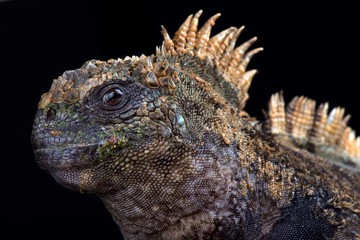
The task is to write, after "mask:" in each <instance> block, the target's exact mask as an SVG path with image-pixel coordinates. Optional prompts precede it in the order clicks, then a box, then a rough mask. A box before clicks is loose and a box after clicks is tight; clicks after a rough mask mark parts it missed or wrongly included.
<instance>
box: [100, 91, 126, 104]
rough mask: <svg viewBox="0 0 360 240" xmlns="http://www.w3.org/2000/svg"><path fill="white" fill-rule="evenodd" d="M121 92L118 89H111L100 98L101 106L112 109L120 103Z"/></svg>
mask: <svg viewBox="0 0 360 240" xmlns="http://www.w3.org/2000/svg"><path fill="white" fill-rule="evenodd" d="M122 96H123V92H122V91H121V90H120V89H119V88H112V89H110V90H109V91H107V92H106V93H105V94H104V95H103V96H102V102H103V104H105V105H107V106H109V107H114V106H116V105H118V104H119V103H121V100H122Z"/></svg>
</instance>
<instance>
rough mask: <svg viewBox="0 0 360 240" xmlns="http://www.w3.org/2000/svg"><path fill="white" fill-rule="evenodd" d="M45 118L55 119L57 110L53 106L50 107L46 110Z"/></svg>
mask: <svg viewBox="0 0 360 240" xmlns="http://www.w3.org/2000/svg"><path fill="white" fill-rule="evenodd" d="M44 115H45V120H47V121H51V120H54V119H55V117H56V111H55V109H53V108H49V109H47V110H46V111H45V114H44Z"/></svg>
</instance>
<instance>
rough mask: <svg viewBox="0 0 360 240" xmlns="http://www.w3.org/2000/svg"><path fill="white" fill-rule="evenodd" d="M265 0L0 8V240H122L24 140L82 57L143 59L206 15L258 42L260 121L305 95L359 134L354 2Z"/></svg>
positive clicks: (254, 95) (254, 103) (253, 101)
mask: <svg viewBox="0 0 360 240" xmlns="http://www.w3.org/2000/svg"><path fill="white" fill-rule="evenodd" d="M288 2H291V4H290V3H287V4H284V3H282V4H280V3H274V2H273V1H266V2H264V3H260V2H258V1H257V2H255V1H228V0H221V1H195V0H193V1H181V2H180V1H146V2H139V1H126V2H125V1H114V2H112V1H42V2H40V1H31V0H28V1H23V2H20V1H7V2H2V1H0V81H1V82H0V90H1V91H0V97H1V99H0V106H1V109H0V116H1V128H0V129H1V135H0V142H1V143H0V147H1V152H0V154H1V155H0V178H1V182H0V183H1V185H0V186H1V188H0V198H1V204H0V210H1V212H0V220H1V224H0V239H22V238H23V237H27V238H33V239H86V238H87V239H99V238H100V237H101V239H121V238H120V232H119V230H118V228H117V226H116V225H115V223H114V222H113V221H112V219H111V216H110V214H109V213H108V212H107V211H106V210H105V209H104V207H103V205H102V203H101V201H100V200H98V199H97V198H96V197H95V196H92V195H85V194H79V193H75V192H71V191H69V190H66V189H64V188H62V187H61V186H59V185H58V184H56V183H55V181H54V180H53V179H52V178H51V177H50V176H49V175H48V174H46V173H45V172H43V171H41V170H40V169H39V168H38V167H37V166H36V163H35V160H34V157H33V154H32V150H31V145H30V133H31V127H32V121H33V118H34V114H35V111H36V108H37V102H38V101H39V99H40V95H41V94H42V93H44V92H46V91H47V90H48V89H49V87H50V85H51V82H52V79H54V78H57V76H58V75H61V74H62V72H63V71H65V70H69V69H75V68H78V67H80V66H81V65H82V64H83V63H84V62H85V61H86V60H89V59H100V60H107V59H109V58H117V57H124V56H126V55H140V54H142V53H144V54H145V55H150V54H152V53H154V52H155V46H159V45H160V44H161V41H162V38H161V35H160V25H164V26H165V27H166V28H167V30H168V32H169V33H170V35H172V34H173V33H174V32H175V31H176V30H177V27H178V26H179V25H180V24H181V23H182V22H183V21H184V20H185V18H186V17H187V16H188V15H189V14H191V13H194V12H196V11H197V10H199V9H203V10H204V13H203V16H202V18H201V20H200V24H201V23H204V21H205V20H206V19H207V18H209V17H210V16H212V15H213V14H215V13H217V12H221V13H222V17H221V18H220V19H218V21H217V23H216V25H215V27H214V30H213V32H219V31H221V30H223V29H225V28H228V27H230V26H237V27H239V26H241V25H245V26H246V28H245V31H244V32H243V34H242V35H241V36H240V40H239V43H240V42H243V41H245V40H247V39H249V38H250V37H253V36H258V38H259V41H258V42H257V43H256V45H255V46H256V47H258V46H262V47H264V48H265V51H264V52H262V53H260V54H258V55H257V56H256V57H255V58H254V59H253V61H252V63H251V64H250V66H249V67H250V68H257V69H259V74H258V75H257V76H256V77H255V79H254V81H253V85H252V86H251V89H250V100H249V102H248V105H247V110H248V111H249V112H250V113H251V115H253V116H256V117H258V118H262V113H261V109H265V108H266V105H267V101H268V99H269V97H270V95H271V94H272V93H274V92H276V91H279V90H284V94H285V98H286V100H290V99H291V98H292V97H293V96H295V95H306V96H308V97H311V98H314V99H316V100H318V102H324V101H329V102H330V106H332V107H334V106H337V105H340V106H344V107H346V110H347V112H348V113H351V114H352V119H351V121H350V125H351V126H353V127H354V128H355V129H360V111H359V109H358V102H359V100H358V95H359V94H360V93H359V87H358V81H359V80H360V77H359V76H358V72H359V66H358V65H359V63H360V61H359V53H360V47H359V44H358V43H359V40H360V39H359V36H358V34H359V23H360V21H359V20H360V15H359V14H358V13H357V12H356V9H357V7H356V6H355V3H354V4H349V3H346V2H345V1H341V2H335V3H326V4H319V3H317V4H316V5H314V4H312V3H310V2H306V1H288Z"/></svg>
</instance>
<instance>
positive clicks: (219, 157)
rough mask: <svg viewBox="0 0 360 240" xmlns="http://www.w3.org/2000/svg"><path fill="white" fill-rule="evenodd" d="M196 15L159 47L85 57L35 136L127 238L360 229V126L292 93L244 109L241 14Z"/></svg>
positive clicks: (63, 179)
mask: <svg viewBox="0 0 360 240" xmlns="http://www.w3.org/2000/svg"><path fill="white" fill-rule="evenodd" d="M201 13H202V11H199V12H197V13H196V14H195V15H190V16H189V17H188V18H187V19H186V21H185V22H184V23H183V24H182V25H181V27H180V28H179V30H178V31H177V32H176V33H175V36H174V37H173V38H172V39H171V38H170V37H169V35H168V33H167V31H166V30H165V28H163V27H162V30H161V32H162V35H163V37H164V41H163V44H162V46H161V47H160V48H157V49H156V54H154V55H151V56H144V55H142V56H140V57H136V56H133V57H126V58H124V59H117V60H109V61H106V62H105V61H97V60H91V61H88V62H86V63H85V64H84V65H83V66H82V67H81V68H79V69H76V70H72V71H66V72H65V73H64V74H63V75H62V76H60V77H59V78H58V79H55V80H54V81H53V84H52V86H51V88H50V90H49V92H47V93H45V94H43V95H42V98H41V101H40V103H39V110H38V112H37V114H36V117H35V121H34V126H33V132H32V144H33V148H34V152H35V156H36V159H37V163H38V164H39V166H40V167H41V168H43V169H45V170H46V171H48V172H49V173H50V174H51V175H52V176H53V177H54V178H55V180H56V181H57V182H58V183H60V184H61V185H62V186H64V187H67V188H69V189H71V190H75V191H79V192H83V193H94V194H96V195H97V196H99V197H100V198H101V199H102V200H103V202H104V204H105V206H106V208H107V209H108V210H109V211H110V213H111V214H112V216H113V218H114V220H115V221H116V223H117V224H118V225H119V227H120V229H121V232H122V234H123V236H124V237H125V238H126V239H277V240H280V239H360V184H359V183H360V173H359V172H360V171H359V169H360V167H359V165H360V160H359V159H360V139H359V138H356V137H355V134H354V131H353V130H352V129H351V128H349V127H347V121H348V118H349V117H347V116H346V117H344V110H343V109H342V108H335V109H334V110H333V111H331V113H330V114H328V104H322V105H320V106H319V107H317V108H316V104H315V101H313V100H310V99H307V98H305V97H296V98H294V99H293V100H292V101H291V102H290V103H289V104H288V105H287V106H285V103H284V100H283V97H282V94H281V93H277V94H274V95H273V96H272V97H271V100H270V101H269V110H268V112H267V114H266V118H265V120H264V121H262V122H259V121H256V120H255V119H253V118H251V117H249V116H248V115H247V113H246V112H245V110H244V107H245V103H246V101H247V99H248V93H247V92H248V88H249V86H250V83H251V80H252V78H253V76H254V75H255V73H256V71H255V70H250V71H247V70H246V67H247V65H248V63H249V61H250V58H251V57H252V56H253V55H254V54H255V53H257V52H259V51H260V50H261V48H256V49H254V50H251V51H248V49H249V47H250V46H251V45H252V44H253V43H254V42H255V40H256V38H253V39H251V40H249V41H247V42H245V43H243V44H241V45H240V46H239V47H237V48H234V46H235V42H236V40H237V38H238V36H239V35H240V33H241V31H242V30H243V27H241V28H235V27H231V28H229V29H226V30H224V31H222V32H220V33H219V34H217V35H215V36H213V37H211V38H210V31H211V28H212V26H213V25H214V24H215V20H216V19H217V18H218V17H219V16H220V14H216V15H214V16H213V17H211V18H210V19H209V20H208V21H207V22H206V23H205V24H204V25H203V26H202V27H201V28H200V29H198V20H199V17H200V15H201Z"/></svg>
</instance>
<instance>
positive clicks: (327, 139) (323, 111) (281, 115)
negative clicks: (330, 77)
mask: <svg viewBox="0 0 360 240" xmlns="http://www.w3.org/2000/svg"><path fill="white" fill-rule="evenodd" d="M328 108H329V104H328V103H324V104H320V105H319V106H318V107H317V108H316V103H315V101H314V100H311V99H309V98H306V97H303V96H300V97H295V98H293V99H292V101H291V102H290V103H289V104H288V105H287V106H286V107H285V101H284V98H283V96H282V93H276V94H274V95H272V96H271V99H270V101H269V110H268V113H267V120H266V124H265V125H264V126H265V130H266V131H267V132H269V133H271V134H272V135H274V136H275V138H276V139H277V140H278V141H280V142H281V143H283V144H287V145H290V146H295V147H299V148H305V149H307V150H309V151H310V152H314V153H315V154H318V155H320V156H323V157H326V158H330V159H332V160H338V161H340V162H342V163H352V164H356V165H357V167H359V168H360V137H357V138H356V135H355V131H354V130H352V129H351V128H350V127H348V126H347V123H348V121H349V119H350V115H346V116H345V115H344V114H345V110H344V108H341V107H336V108H334V109H333V110H332V111H331V112H330V113H328Z"/></svg>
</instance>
